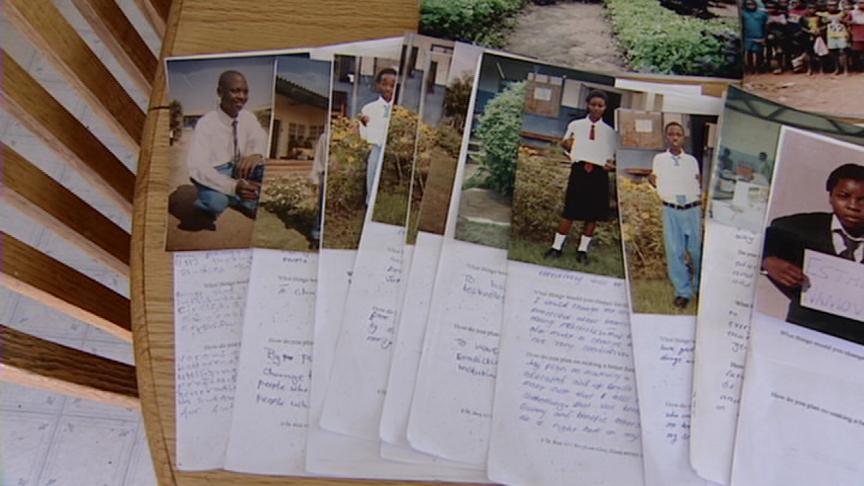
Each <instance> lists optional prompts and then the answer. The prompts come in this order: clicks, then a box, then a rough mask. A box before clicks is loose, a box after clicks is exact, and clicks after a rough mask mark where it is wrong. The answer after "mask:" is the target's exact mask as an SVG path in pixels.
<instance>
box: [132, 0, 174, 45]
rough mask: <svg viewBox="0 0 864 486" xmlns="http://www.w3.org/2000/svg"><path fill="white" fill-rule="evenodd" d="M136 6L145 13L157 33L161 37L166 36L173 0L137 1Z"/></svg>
mask: <svg viewBox="0 0 864 486" xmlns="http://www.w3.org/2000/svg"><path fill="white" fill-rule="evenodd" d="M135 4H136V5H138V8H139V9H141V11H142V12H143V13H144V17H145V18H146V19H147V21H148V22H149V23H150V25H151V26H152V27H153V30H155V31H156V34H158V35H159V37H164V36H165V24H166V23H167V22H168V13H169V11H170V10H171V0H135Z"/></svg>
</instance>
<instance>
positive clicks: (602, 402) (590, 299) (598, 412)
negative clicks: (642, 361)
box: [489, 261, 642, 485]
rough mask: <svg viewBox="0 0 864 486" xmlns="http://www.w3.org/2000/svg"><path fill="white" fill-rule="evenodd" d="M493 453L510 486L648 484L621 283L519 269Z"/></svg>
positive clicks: (510, 294) (497, 477)
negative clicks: (644, 477)
mask: <svg viewBox="0 0 864 486" xmlns="http://www.w3.org/2000/svg"><path fill="white" fill-rule="evenodd" d="M507 272H508V280H507V297H506V300H507V302H506V306H505V309H504V324H503V328H502V330H501V344H500V345H501V351H500V354H499V361H500V364H499V367H498V380H497V384H496V388H495V407H494V413H493V420H492V437H491V445H490V449H489V477H490V479H492V480H493V481H496V482H502V483H506V484H548V485H553V484H572V483H573V481H574V478H577V477H578V478H579V480H578V482H579V484H642V445H641V437H642V428H641V425H640V421H639V408H638V404H637V400H636V379H635V376H634V370H633V358H632V349H631V337H630V330H629V323H628V319H627V299H626V294H625V290H624V282H623V281H622V280H620V279H612V278H608V277H596V276H591V275H587V274H582V273H577V272H570V271H565V270H556V269H548V268H544V267H541V266H538V265H530V264H525V263H520V262H514V261H510V262H509V264H508V268H507Z"/></svg>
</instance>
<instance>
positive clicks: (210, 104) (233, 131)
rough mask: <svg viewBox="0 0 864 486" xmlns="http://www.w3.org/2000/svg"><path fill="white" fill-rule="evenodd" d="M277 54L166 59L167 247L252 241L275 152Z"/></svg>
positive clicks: (195, 247)
mask: <svg viewBox="0 0 864 486" xmlns="http://www.w3.org/2000/svg"><path fill="white" fill-rule="evenodd" d="M274 66H275V58H274V57H271V56H267V57H239V58H215V59H191V60H175V61H168V68H167V71H168V87H169V89H168V91H169V93H168V94H169V99H170V100H171V101H170V102H169V107H170V112H171V115H170V128H169V133H168V137H169V144H168V145H169V146H168V154H167V158H168V161H169V162H168V163H169V171H170V175H169V179H168V184H169V188H168V190H169V197H168V213H169V214H168V224H167V227H168V229H167V235H166V243H165V248H166V250H168V251H176V250H214V249H225V248H247V247H249V245H250V243H251V239H252V228H253V224H254V221H255V218H256V215H257V212H258V199H259V197H260V195H261V182H262V180H263V174H264V167H265V164H266V160H267V157H268V155H269V154H270V141H269V139H270V121H271V115H272V111H273V81H274V76H273V74H274Z"/></svg>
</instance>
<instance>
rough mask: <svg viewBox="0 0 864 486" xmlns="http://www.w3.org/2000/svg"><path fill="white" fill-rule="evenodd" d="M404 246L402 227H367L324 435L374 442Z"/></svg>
mask: <svg viewBox="0 0 864 486" xmlns="http://www.w3.org/2000/svg"><path fill="white" fill-rule="evenodd" d="M404 240H405V229H404V228H403V227H401V226H394V225H390V224H382V223H377V222H374V221H367V222H366V225H365V227H364V230H363V235H362V237H361V240H360V248H361V249H360V250H359V251H358V253H357V260H356V262H355V264H354V278H353V280H352V282H351V287H350V288H349V290H348V296H347V300H346V302H345V312H344V316H343V318H342V326H341V331H340V334H339V340H338V344H337V346H336V354H335V361H334V363H333V372H332V375H331V376H330V383H329V388H328V389H327V395H326V398H325V399H324V410H323V412H322V414H321V426H322V427H324V428H325V429H327V430H331V431H333V432H339V433H342V434H347V435H352V436H355V437H359V438H365V439H369V440H378V428H379V424H380V421H381V409H382V406H383V404H384V394H385V392H386V387H387V374H388V372H389V370H390V353H391V350H392V347H393V341H394V340H395V339H396V323H397V321H396V319H397V314H398V309H399V303H400V302H399V297H400V295H401V289H402V286H401V272H402V250H403V246H404ZM364 243H365V245H364ZM364 248H365V251H364Z"/></svg>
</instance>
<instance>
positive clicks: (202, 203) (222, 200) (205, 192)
mask: <svg viewBox="0 0 864 486" xmlns="http://www.w3.org/2000/svg"><path fill="white" fill-rule="evenodd" d="M234 168H235V167H234V162H228V163H225V164H222V165H219V166H216V167H214V169H216V171H217V172H219V173H220V174H222V175H225V176H228V177H234ZM263 178H264V166H263V165H259V166H258V167H255V170H253V171H252V175H251V176H250V177H249V178H248V179H247V180H249V181H253V182H261V180H262V179H263ZM192 183H193V184H195V188H196V189H198V199H196V200H195V207H196V208H198V209H200V210H202V211H205V212H207V213H209V214H210V215H211V216H213V217H214V218H215V217H217V216H219V215H220V214H222V212H223V211H225V209H227V208H228V206H229V205H230V206H240V207H242V208H244V209H246V210H248V211H255V209H256V208H257V207H258V200H257V199H253V200H249V199H240V198H239V197H237V195H236V194H225V193H223V192H220V191H217V190H216V189H212V188H210V187H207V186H205V185H203V184H199V183H198V181H196V180H195V179H192Z"/></svg>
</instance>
